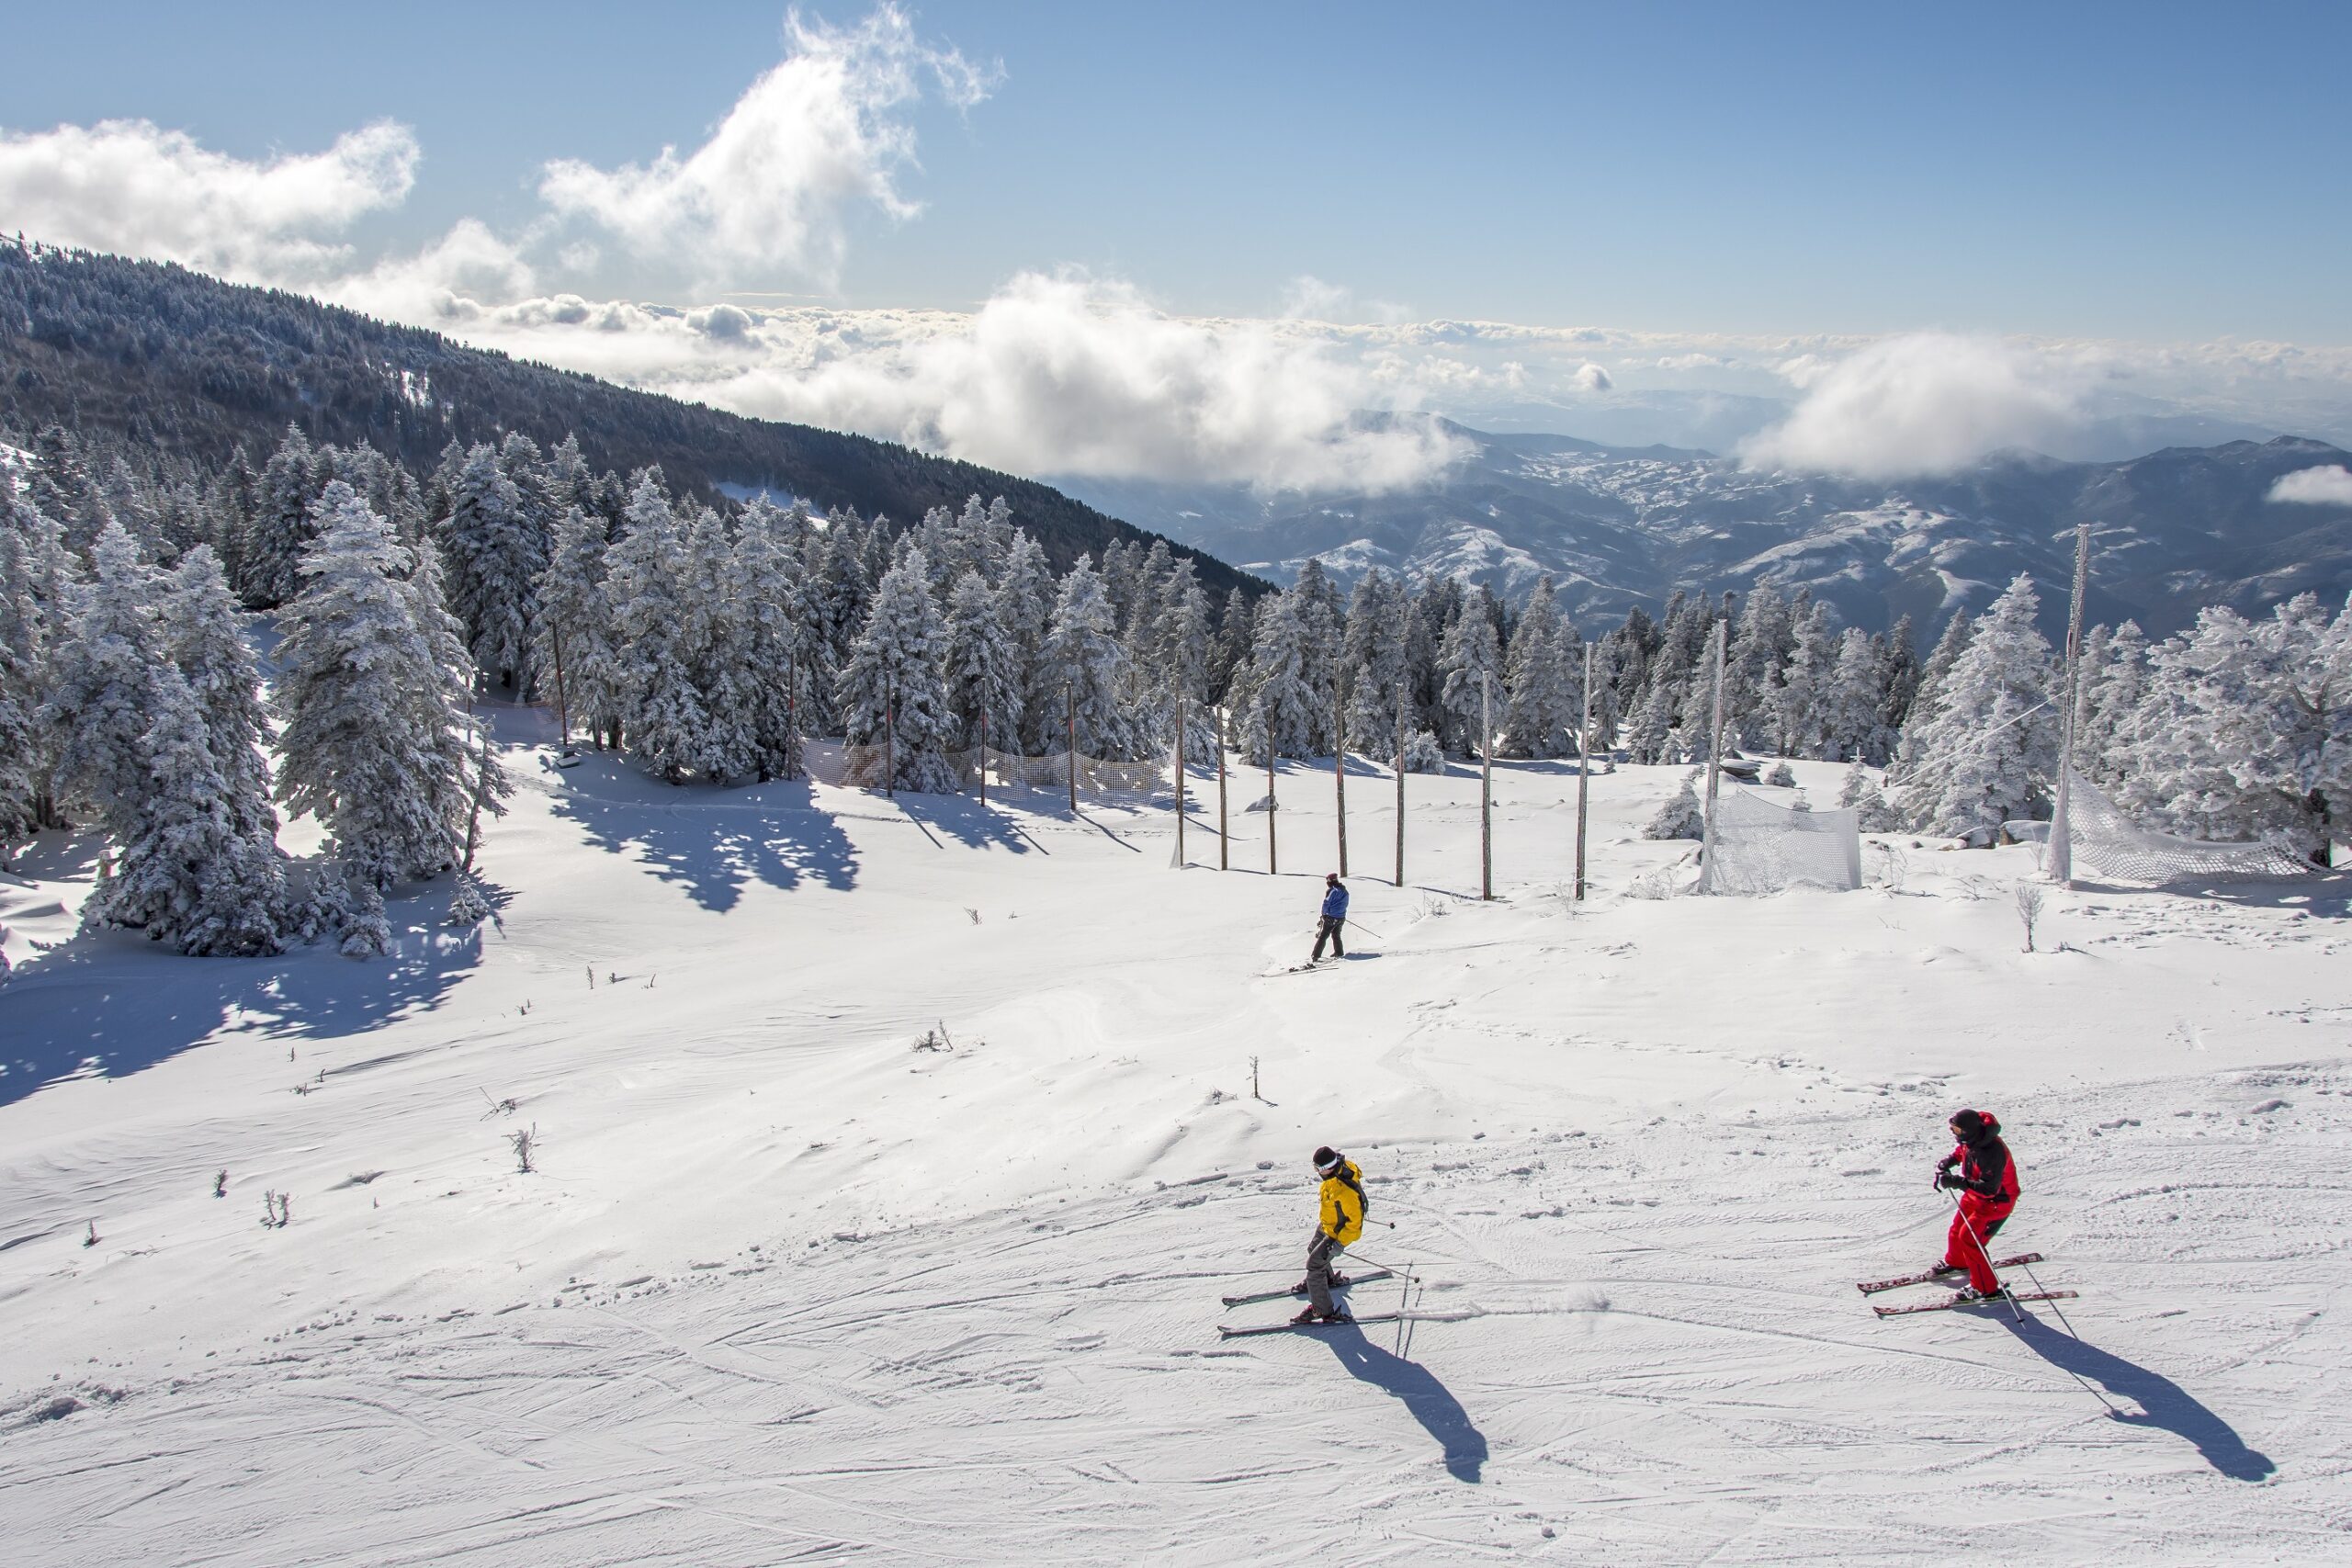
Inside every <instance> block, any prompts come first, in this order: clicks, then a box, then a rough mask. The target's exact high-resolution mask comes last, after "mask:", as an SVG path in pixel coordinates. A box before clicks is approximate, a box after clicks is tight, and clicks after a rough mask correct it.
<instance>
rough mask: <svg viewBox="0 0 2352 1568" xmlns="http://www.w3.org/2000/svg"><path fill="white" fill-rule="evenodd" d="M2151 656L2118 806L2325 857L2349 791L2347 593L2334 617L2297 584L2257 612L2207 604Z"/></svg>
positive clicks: (2194, 829) (2351, 633)
mask: <svg viewBox="0 0 2352 1568" xmlns="http://www.w3.org/2000/svg"><path fill="white" fill-rule="evenodd" d="M2142 707H2143V717H2142V721H2141V726H2140V728H2139V729H2138V733H2137V734H2136V736H2135V737H2134V738H2135V739H2137V740H2138V741H2139V743H2140V744H2139V745H2138V747H2137V748H2136V749H2135V752H2134V754H2133V755H2132V756H2131V758H2130V770H2131V771H2130V776H2129V777H2128V778H2127V779H2126V781H2125V782H2124V784H2123V785H2122V787H2121V790H2120V797H2121V799H2122V800H2123V802H2124V804H2125V805H2126V806H2127V807H2131V808H2132V809H2134V810H2135V811H2138V812H2141V813H2143V814H2145V815H2152V816H2154V817H2156V818H2159V819H2160V820H2164V821H2165V822H2166V823H2167V825H2170V826H2173V827H2175V828H2177V829H2181V830H2183V831H2187V832H2189V833H2192V834H2194V835H2196V836H2198V837H2200V838H2211V839H2224V840H2232V839H2250V838H2258V837H2261V836H2264V835H2266V834H2270V833H2278V834H2283V835H2284V836H2285V837H2286V838H2287V839H2288V840H2290V841H2291V842H2292V843H2293V844H2294V846H2295V847H2296V849H2297V850H2298V851H2299V852H2301V853H2302V854H2304V855H2305V856H2307V857H2308V858H2309V859H2310V860H2311V861H2312V863H2314V864H2317V865H2326V864H2327V863H2329V858H2330V854H2331V840H2333V838H2334V837H2335V831H2336V827H2337V813H2338V811H2339V810H2340V809H2341V808H2342V807H2343V806H2344V803H2345V802H2346V800H2352V602H2347V604H2346V606H2345V608H2344V609H2343V610H2342V611H2340V612H2339V613H2337V614H2335V615H2332V616H2331V615H2330V614H2329V612H2328V609H2327V607H2326V605H2324V604H2322V603H2321V601H2320V600H2319V598H2318V596H2317V595H2315V594H2311V593H2302V594H2298V595H2297V596H2296V597H2295V598H2293V599H2291V600H2290V601H2288V602H2287V603H2286V604H2281V605H2279V606H2278V608H2277V609H2275V610H2274V611H2272V612H2271V614H2270V615H2267V616H2265V617H2264V618H2263V619H2261V620H2258V621H2250V620H2248V619H2246V618H2245V616H2244V615H2239V614H2238V613H2237V612H2236V611H2234V610H2232V609H2228V608H2226V607H2223V606H2211V607H2208V608H2206V609H2204V610H2202V611H2200V612H2199V614H2198V616H2197V624H2196V625H2195V626H2191V627H2190V628H2189V629H2188V631H2186V632H2184V633H2182V634H2181V635H2180V636H2178V637H2173V638H2170V639H2168V640H2167V641H2166V642H2165V643H2164V644H2163V645H2162V646H2161V647H2160V648H2158V649H2156V650H2155V651H2154V671H2153V677H2152V679H2151V681H2150V689H2149V693H2148V695H2147V697H2146V698H2145V699H2143V704H2142ZM2155 714H2162V715H2165V716H2168V717H2169V718H2170V719H2171V720H2172V723H2171V724H2170V726H2169V745H2168V746H2167V745H2165V744H2163V743H2162V742H2163V740H2164V739H2165V731H2163V730H2160V729H2157V728H2155V727H2154V726H2153V725H2150V724H2148V723H2147V719H2148V717H2149V716H2154V715H2155Z"/></svg>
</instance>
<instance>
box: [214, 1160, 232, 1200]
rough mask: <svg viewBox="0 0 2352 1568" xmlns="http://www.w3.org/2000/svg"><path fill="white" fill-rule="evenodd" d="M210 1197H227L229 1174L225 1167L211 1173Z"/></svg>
mask: <svg viewBox="0 0 2352 1568" xmlns="http://www.w3.org/2000/svg"><path fill="white" fill-rule="evenodd" d="M212 1195H213V1196H214V1197H215V1198H226V1197H227V1196H228V1195H229V1172H228V1169H227V1168H225V1167H224V1168H221V1169H220V1170H217V1171H214V1172H213V1173H212Z"/></svg>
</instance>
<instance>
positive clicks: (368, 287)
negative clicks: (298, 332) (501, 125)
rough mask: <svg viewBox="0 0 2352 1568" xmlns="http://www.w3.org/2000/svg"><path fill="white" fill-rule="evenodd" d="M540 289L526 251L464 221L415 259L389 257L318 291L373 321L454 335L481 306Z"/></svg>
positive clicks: (484, 227)
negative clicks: (443, 330)
mask: <svg viewBox="0 0 2352 1568" xmlns="http://www.w3.org/2000/svg"><path fill="white" fill-rule="evenodd" d="M536 287H537V275H536V274H535V273H534V271H533V269H532V267H531V265H530V263H529V262H527V261H526V260H525V259H524V254H523V248H522V247H521V246H519V245H516V244H514V243H509V242H508V241H505V240H503V239H501V238H500V237H499V236H498V235H496V234H495V233H492V231H491V230H490V228H489V226H488V225H487V224H484V223H482V222H481V221H479V220H475V219H471V218H461V219H459V220H458V221H457V222H456V223H455V224H453V225H451V227H450V229H449V231H448V232H447V233H446V234H444V235H442V236H441V238H439V239H438V240H435V242H434V243H431V244H430V245H427V246H425V247H424V249H423V250H421V251H419V252H417V253H416V254H414V255H413V256H389V257H387V258H385V259H384V260H382V261H380V262H378V263H377V264H376V265H374V266H372V267H369V268H368V269H367V270H366V271H365V272H356V273H350V274H347V275H345V276H342V277H338V278H335V279H334V280H333V281H332V282H328V283H325V284H322V285H320V286H319V287H317V288H315V289H314V290H313V291H314V292H315V293H317V294H318V296H319V297H320V298H321V299H330V300H333V301H334V303H336V304H338V305H348V306H350V307H351V308H352V309H353V310H364V311H366V312H367V313H368V314H369V315H371V316H382V317H384V318H386V319H387V320H390V321H414V322H417V323H420V324H423V325H428V326H442V327H448V328H450V329H452V330H454V329H455V328H456V327H458V325H459V324H460V323H462V322H464V321H469V320H471V319H472V318H474V317H476V316H478V315H480V314H481V310H482V306H481V304H480V303H479V301H480V300H482V299H514V298H515V297H516V296H518V295H524V294H528V293H529V292H530V291H531V290H532V289H533V288H536Z"/></svg>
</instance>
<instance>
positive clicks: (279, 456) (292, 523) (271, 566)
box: [235, 424, 319, 610]
mask: <svg viewBox="0 0 2352 1568" xmlns="http://www.w3.org/2000/svg"><path fill="white" fill-rule="evenodd" d="M318 468H319V461H318V454H317V453H316V452H315V451H313V450H312V449H311V438H310V437H309V436H307V435H305V434H302V427H301V426H300V425H299V424H289V425H288V426H287V427H286V439H285V440H284V441H282V442H280V443H279V444H278V447H277V451H276V452H274V453H272V454H270V458H269V461H268V462H267V463H266V464H265V465H264V466H263V468H262V471H261V483H260V491H259V493H258V494H257V495H256V496H255V498H254V509H253V515H252V516H251V518H250V519H249V520H248V521H247V524H246V528H245V542H244V548H243V551H242V552H240V553H241V555H242V557H243V562H244V573H245V575H244V580H243V581H241V582H239V583H237V584H236V585H235V586H236V589H237V592H238V593H239V594H240V595H241V596H242V597H243V600H244V602H245V603H246V604H248V605H250V606H252V607H253V608H254V609H256V610H268V609H275V608H276V607H277V606H278V605H280V604H284V603H286V601H287V600H288V599H291V598H292V597H294V595H295V594H296V593H297V592H300V589H301V585H302V580H301V577H300V573H299V571H298V568H300V565H301V560H302V551H303V550H304V548H305V547H308V546H309V544H310V542H311V535H312V533H313V531H314V525H313V523H312V520H311V501H312V500H313V499H314V498H315V497H316V495H317V493H318V481H317V470H318Z"/></svg>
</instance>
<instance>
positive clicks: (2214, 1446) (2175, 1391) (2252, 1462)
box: [2001, 1314, 2278, 1481]
mask: <svg viewBox="0 0 2352 1568" xmlns="http://www.w3.org/2000/svg"><path fill="white" fill-rule="evenodd" d="M2001 1324H2002V1326H2004V1327H2006V1328H2007V1330H2008V1331H2009V1332H2010V1333H2012V1334H2014V1335H2016V1336H2017V1337H2018V1338H2020V1339H2022V1340H2024V1341H2025V1342H2026V1344H2027V1345H2029V1346H2030V1347H2031V1348H2032V1349H2033V1350H2034V1352H2035V1353H2036V1354H2037V1355H2039V1356H2040V1357H2041V1359H2043V1360H2045V1361H2048V1362H2049V1363H2050V1364H2051V1365H2052V1366H2054V1367H2057V1368H2058V1369H2060V1370H2061V1371H2069V1372H2072V1373H2074V1374H2075V1376H2076V1377H2080V1378H2086V1379H2089V1380H2092V1381H2094V1382H2099V1383H2101V1384H2104V1385H2105V1386H2106V1389H2107V1391H2108V1392H2109V1393H2112V1394H2117V1395H2120V1396H2121V1397H2122V1398H2125V1399H2130V1400H2134V1401H2136V1402H2137V1403H2138V1404H2139V1406H2140V1408H2141V1409H2143V1410H2144V1411H2146V1412H2147V1414H2146V1415H2144V1416H2116V1417H2115V1419H2117V1420H2119V1421H2121V1422H2124V1423H2125V1424H2127V1425H2129V1426H2133V1427H2163V1428H2164V1429H2165V1431H2167V1432H2174V1433H2177V1434H2178V1435H2179V1436H2181V1437H2183V1438H2188V1440H2189V1441H2190V1442H2192V1443H2194V1444H2196V1445H2197V1451H2198V1452H2199V1454H2201V1455H2203V1456H2204V1459H2205V1462H2206V1463H2207V1464H2210V1465H2211V1466H2212V1467H2213V1468H2214V1469H2215V1470H2218V1471H2220V1472H2222V1474H2223V1475H2226V1476H2228V1477H2230V1478H2231V1479H2232V1480H2233V1481H2267V1480H2268V1479H2269V1477H2270V1476H2271V1474H2272V1473H2273V1472H2275V1471H2277V1470H2278V1466H2277V1465H2275V1464H2273V1463H2271V1462H2270V1457H2269V1456H2268V1455H2267V1454H2265V1453H2262V1452H2259V1451H2258V1450H2254V1449H2250V1448H2248V1447H2246V1446H2245V1438H2241V1437H2239V1436H2238V1435H2237V1432H2236V1431H2235V1429H2233V1427H2231V1426H2230V1424H2229V1423H2228V1422H2227V1421H2224V1420H2222V1418H2221V1417H2220V1416H2216V1415H2214V1414H2213V1412H2211V1410H2208V1409H2207V1408H2206V1407H2205V1406H2204V1405H2203V1404H2199V1402H2198V1400H2197V1398H2196V1397H2195V1396H2194V1395H2192V1394H2191V1393H2189V1392H2188V1390H2187V1389H2184V1388H2182V1387H2181V1386H2180V1385H2179V1384H2178V1383H2177V1382H2173V1381H2172V1380H2171V1379H2170V1378H2168V1377H2165V1375H2164V1374H2163V1373H2161V1372H2152V1371H2149V1370H2148V1369H2147V1368H2145V1367H2143V1366H2137V1365H2135V1364H2133V1363H2132V1362H2130V1361H2127V1360H2125V1359H2123V1358H2122V1357H2120V1356H2116V1355H2110V1354H2109V1353H2108V1352H2107V1351H2105V1350H2102V1349H2100V1348H2098V1347H2097V1346H2095V1345H2086V1344H2085V1343H2083V1342H2082V1341H2081V1340H2080V1339H2077V1338H2075V1337H2074V1336H2073V1335H2071V1334H2061V1333H2059V1332H2058V1331H2057V1330H2056V1329H2054V1328H2052V1327H2051V1326H2050V1325H2048V1324H2046V1323H2043V1322H2042V1321H2041V1319H2039V1318H2037V1317H2035V1316H2033V1315H2032V1314H2027V1315H2026V1319H2025V1321H2024V1322H2022V1323H2019V1322H2018V1320H2017V1319H2016V1318H2015V1317H2014V1316H2004V1317H2003V1318H2002V1319H2001Z"/></svg>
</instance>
